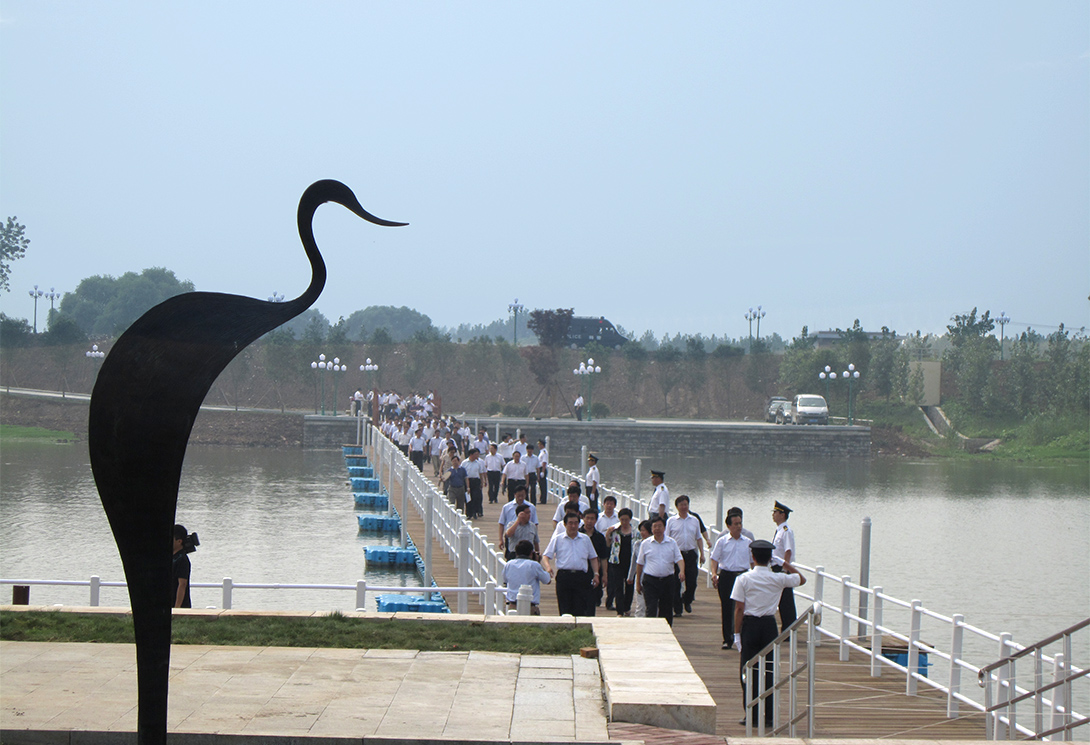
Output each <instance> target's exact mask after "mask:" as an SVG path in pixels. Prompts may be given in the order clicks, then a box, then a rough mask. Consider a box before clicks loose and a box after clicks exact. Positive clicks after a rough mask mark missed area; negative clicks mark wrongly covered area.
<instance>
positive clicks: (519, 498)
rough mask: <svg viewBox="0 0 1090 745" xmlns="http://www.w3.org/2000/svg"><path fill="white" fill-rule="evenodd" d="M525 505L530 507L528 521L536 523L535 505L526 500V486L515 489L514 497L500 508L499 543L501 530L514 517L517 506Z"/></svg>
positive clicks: (501, 540)
mask: <svg viewBox="0 0 1090 745" xmlns="http://www.w3.org/2000/svg"><path fill="white" fill-rule="evenodd" d="M524 504H525V505H526V506H527V507H529V508H530V522H532V523H533V524H534V525H537V507H535V506H534V505H532V504H528V503H527V502H526V488H525V487H523V488H522V489H515V498H514V499H513V500H511V501H510V502H507V503H506V504H504V505H503V507H501V508H500V519H499V523H500V543H501V544H502V543H503V531H504V528H505V527H506V526H507V525H510V524H511V521H512V520H514V519H515V513H516V511H517V510H518V508H519V507H521V506H522V505H524Z"/></svg>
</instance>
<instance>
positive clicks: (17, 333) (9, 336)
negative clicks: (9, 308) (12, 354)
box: [0, 313, 34, 349]
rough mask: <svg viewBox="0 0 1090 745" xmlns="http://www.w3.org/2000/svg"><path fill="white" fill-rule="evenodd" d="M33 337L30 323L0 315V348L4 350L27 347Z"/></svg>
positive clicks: (23, 319) (22, 319)
mask: <svg viewBox="0 0 1090 745" xmlns="http://www.w3.org/2000/svg"><path fill="white" fill-rule="evenodd" d="M33 337H34V332H33V329H31V328H30V321H28V320H27V319H25V318H12V317H10V316H7V315H5V314H3V313H0V347H2V348H4V349H14V348H16V347H28V346H30V342H31V340H32V339H33Z"/></svg>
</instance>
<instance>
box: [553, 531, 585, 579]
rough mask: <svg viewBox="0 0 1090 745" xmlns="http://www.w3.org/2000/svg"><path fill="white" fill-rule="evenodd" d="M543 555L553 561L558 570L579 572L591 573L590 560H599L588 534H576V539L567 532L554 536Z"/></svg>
mask: <svg viewBox="0 0 1090 745" xmlns="http://www.w3.org/2000/svg"><path fill="white" fill-rule="evenodd" d="M542 555H543V556H548V557H549V558H550V559H553V560H554V562H553V563H554V564H555V566H556V568H557V569H574V570H575V571H577V572H588V571H590V560H591V559H597V558H598V554H597V553H595V551H594V544H593V543H591V542H590V536H588V535H587V534H586V533H576V534H575V538H569V537H568V534H567V532H564V533H561V534H560V535H554V536H553V537H552V539H551V540H550V541H549V545H548V546H546V547H545V551H544V553H543V554H542Z"/></svg>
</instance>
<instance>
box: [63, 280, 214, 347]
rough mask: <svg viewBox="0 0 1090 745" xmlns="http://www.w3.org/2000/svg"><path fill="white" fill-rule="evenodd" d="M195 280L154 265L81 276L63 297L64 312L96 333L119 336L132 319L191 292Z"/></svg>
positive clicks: (86, 328)
mask: <svg viewBox="0 0 1090 745" xmlns="http://www.w3.org/2000/svg"><path fill="white" fill-rule="evenodd" d="M192 291H193V283H192V282H190V281H188V280H186V281H180V280H179V279H178V278H177V277H176V276H174V272H172V271H170V270H168V269H164V268H162V267H151V268H149V269H145V270H144V271H142V272H141V273H140V274H137V273H135V272H126V273H125V274H122V275H121V276H120V277H118V278H116V279H115V278H114V277H110V276H102V275H96V276H93V277H87V278H86V279H84V280H82V281H81V282H80V283H79V284H78V285H77V286H76V289H75V290H73V291H72V292H69V293H65V296H64V297H63V298H62V299H61V306H60V308H61V312H62V313H64V314H65V315H67V316H70V317H71V318H73V319H74V320H75V321H76V323H78V324H79V327H80V328H81V329H83V332H84V333H85V334H87V335H88V336H93V337H109V336H118V335H120V334H121V333H122V332H123V331H124V330H125V329H127V328H128V327H129V326H130V325H132V322H133V321H135V320H136V319H137V318H139V317H140V316H142V315H143V314H144V313H146V312H147V311H148V310H150V309H151V308H153V307H154V306H156V305H158V304H159V303H161V302H163V301H164V300H166V299H167V298H171V297H174V296H175V295H181V294H182V293H186V292H192Z"/></svg>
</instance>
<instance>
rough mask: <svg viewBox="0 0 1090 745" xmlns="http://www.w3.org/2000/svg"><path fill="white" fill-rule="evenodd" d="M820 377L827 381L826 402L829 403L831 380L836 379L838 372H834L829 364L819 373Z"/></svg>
mask: <svg viewBox="0 0 1090 745" xmlns="http://www.w3.org/2000/svg"><path fill="white" fill-rule="evenodd" d="M818 377H819V378H821V379H822V380H824V381H825V403H826V404H827V403H829V381H830V380H836V373H835V372H833V368H831V367H829V366H828V365H826V366H825V369H824V370H822V371H821V372H819V373H818Z"/></svg>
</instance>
